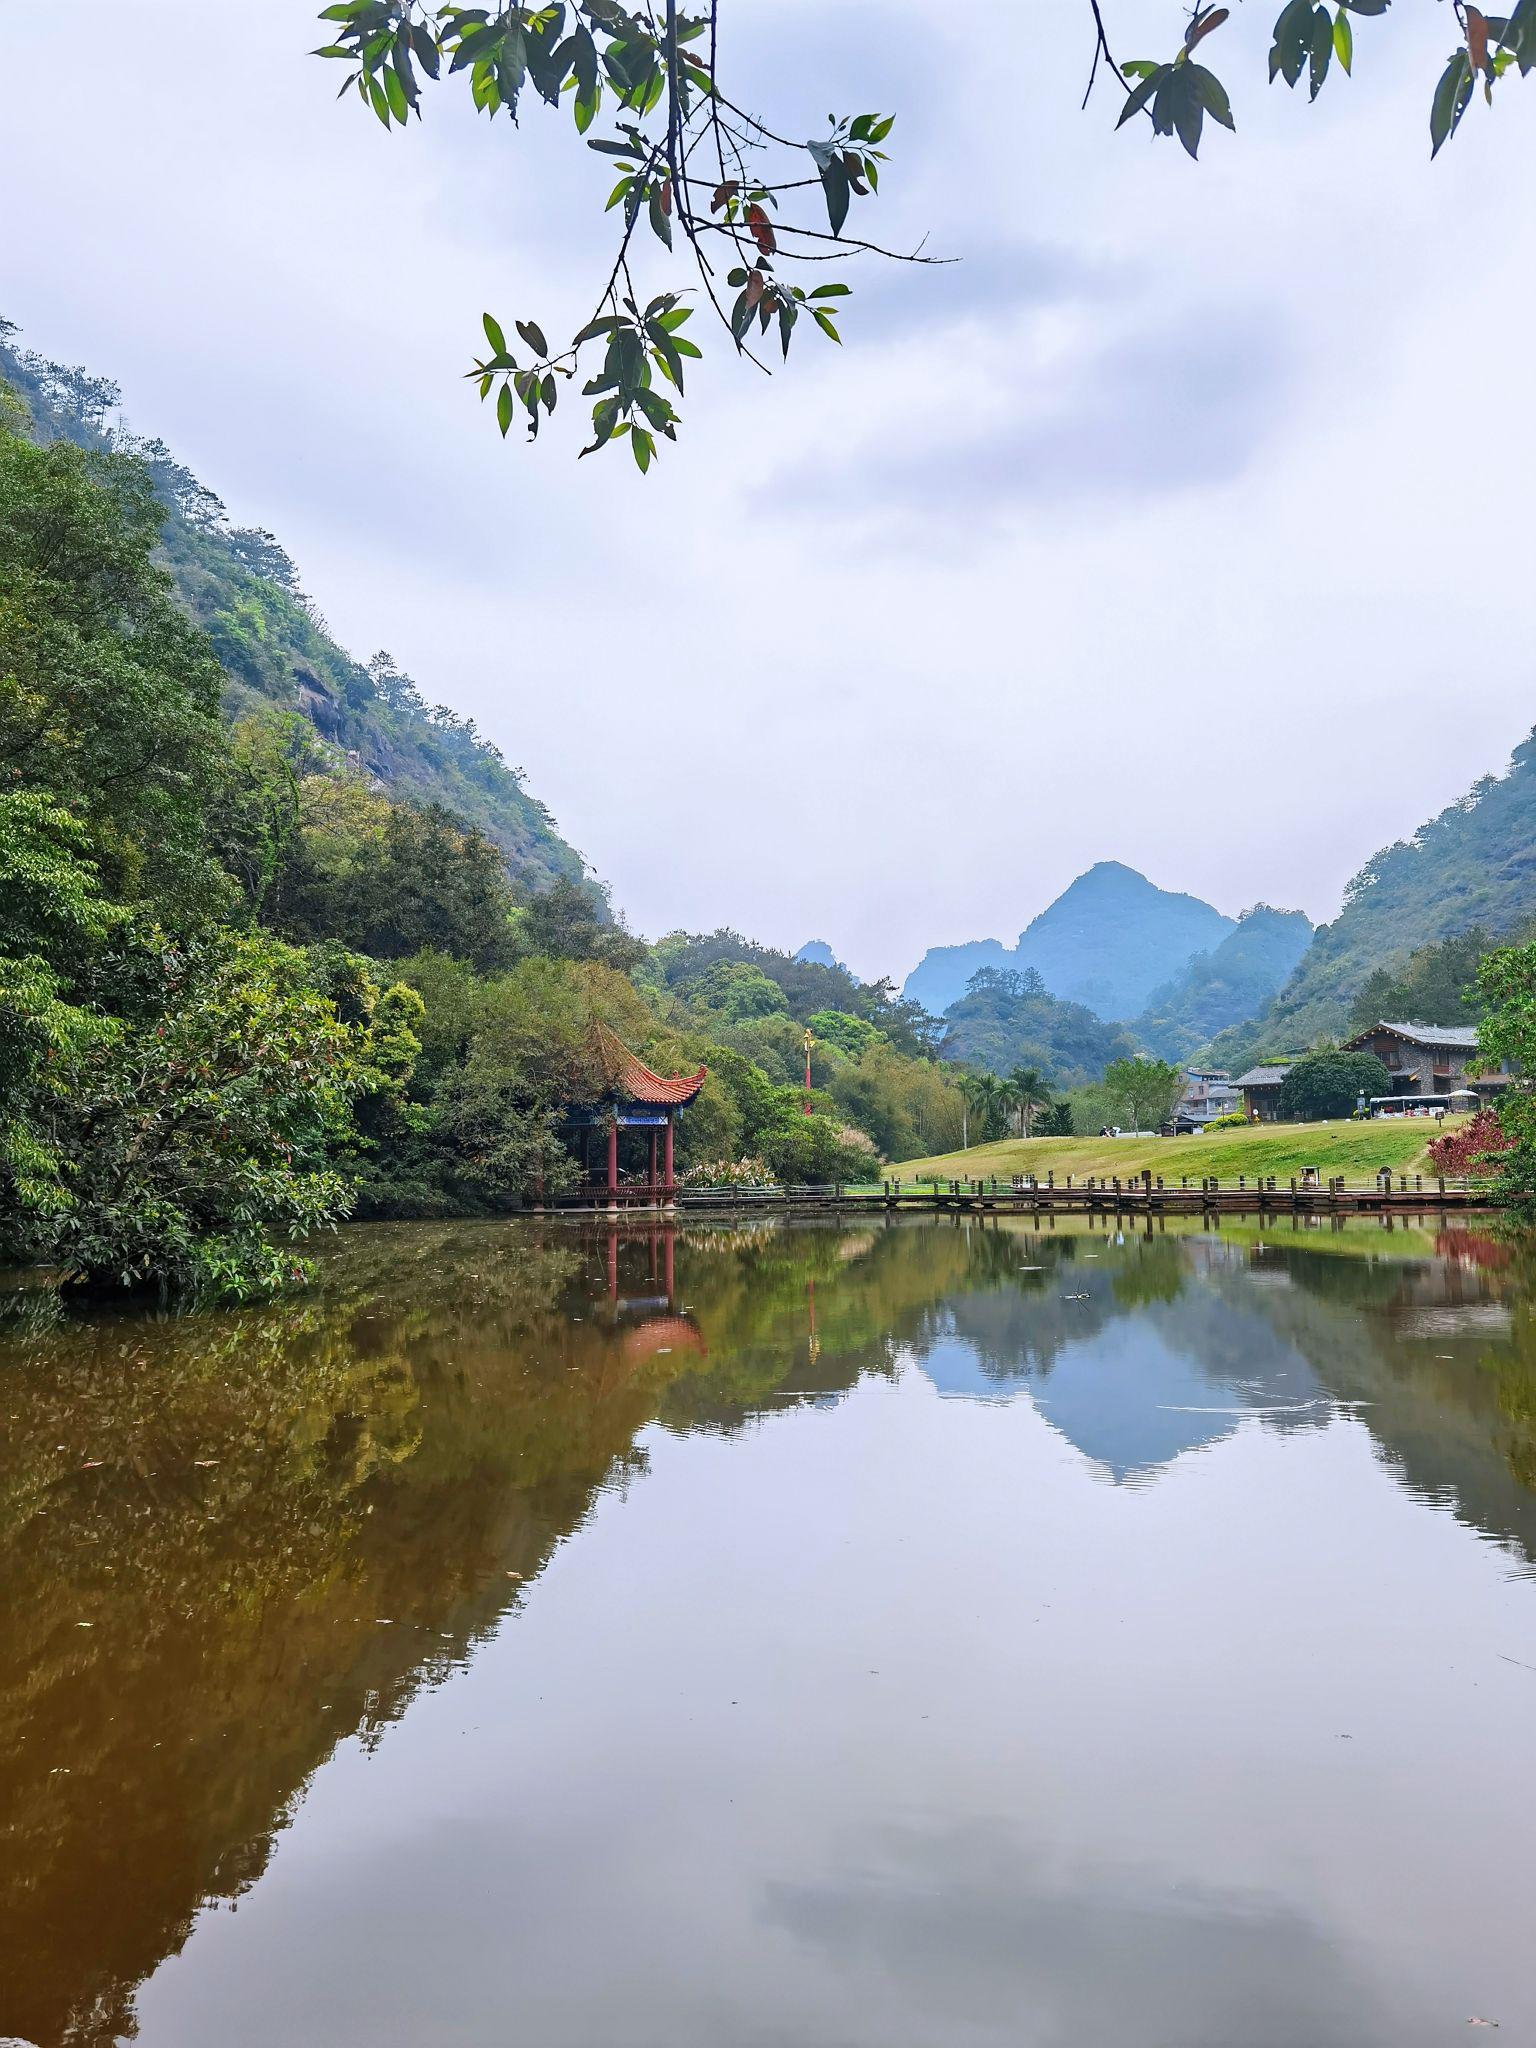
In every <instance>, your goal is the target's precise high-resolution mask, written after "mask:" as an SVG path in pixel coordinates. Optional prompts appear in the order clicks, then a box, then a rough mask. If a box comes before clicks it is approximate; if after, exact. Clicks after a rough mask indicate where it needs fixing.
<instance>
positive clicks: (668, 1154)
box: [666, 1109, 676, 1189]
mask: <svg viewBox="0 0 1536 2048" xmlns="http://www.w3.org/2000/svg"><path fill="white" fill-rule="evenodd" d="M675 1115H676V1111H675V1110H670V1109H669V1110H668V1111H667V1149H666V1183H667V1187H668V1188H669V1189H671V1188H672V1187H674V1186H675V1185H676V1183H675V1182H674V1180H673V1177H672V1119H673V1117H674V1116H675Z"/></svg>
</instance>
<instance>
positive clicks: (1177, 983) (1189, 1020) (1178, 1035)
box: [1131, 903, 1417, 1059]
mask: <svg viewBox="0 0 1536 2048" xmlns="http://www.w3.org/2000/svg"><path fill="white" fill-rule="evenodd" d="M1311 937H1312V926H1311V923H1310V921H1309V920H1308V918H1307V917H1306V915H1305V914H1304V913H1303V912H1302V911H1299V910H1272V909H1271V908H1270V906H1269V905H1268V904H1267V903H1258V904H1255V905H1254V907H1253V909H1252V910H1245V911H1244V912H1243V914H1242V916H1241V917H1240V918H1239V919H1238V921H1237V926H1236V929H1235V930H1233V931H1231V932H1229V933H1228V934H1227V936H1226V937H1225V938H1224V939H1223V940H1222V941H1221V943H1220V945H1218V946H1215V947H1213V948H1211V949H1210V950H1209V951H1208V952H1200V953H1197V954H1196V955H1195V956H1194V958H1193V959H1192V960H1191V961H1190V962H1189V963H1188V965H1187V966H1185V967H1184V968H1183V969H1182V970H1181V971H1180V972H1179V973H1178V974H1175V975H1172V976H1170V977H1169V979H1168V980H1167V981H1165V982H1163V983H1162V985H1161V986H1160V987H1158V988H1156V989H1154V990H1153V992H1152V994H1151V995H1150V996H1149V997H1148V998H1147V1006H1146V1008H1145V1009H1144V1010H1143V1011H1142V1013H1141V1015H1140V1016H1139V1017H1137V1018H1136V1019H1135V1021H1134V1022H1133V1024H1132V1026H1131V1029H1132V1030H1133V1031H1134V1032H1135V1034H1136V1036H1137V1038H1138V1039H1139V1040H1140V1041H1141V1043H1142V1044H1143V1045H1144V1046H1146V1047H1147V1048H1148V1049H1149V1050H1150V1051H1152V1052H1155V1053H1157V1054H1159V1055H1161V1056H1162V1057H1163V1058H1164V1059H1188V1058H1190V1057H1191V1056H1192V1055H1193V1054H1195V1053H1197V1052H1198V1051H1199V1050H1200V1048H1201V1047H1202V1046H1203V1045H1207V1044H1209V1043H1210V1041H1211V1039H1213V1038H1214V1037H1215V1036H1216V1034H1217V1032H1219V1031H1225V1030H1226V1029H1227V1028H1228V1026H1230V1025H1233V1024H1242V1023H1244V1022H1246V1020H1247V1019H1248V1018H1249V1017H1252V1016H1253V1015H1254V1014H1255V1013H1256V1012H1257V1011H1258V1010H1260V1009H1262V1007H1263V1006H1264V1004H1265V1003H1266V1002H1268V1001H1269V999H1270V997H1271V996H1273V995H1274V993H1275V991H1276V990H1277V989H1279V988H1280V987H1281V986H1282V985H1283V984H1284V982H1285V981H1286V980H1287V979H1288V978H1289V976H1290V975H1291V973H1292V972H1293V970H1294V969H1295V967H1296V964H1297V962H1298V961H1299V960H1300V959H1301V956H1302V954H1303V953H1305V951H1306V950H1307V946H1308V944H1309V942H1310V940H1311ZM1382 1014H1386V1013H1385V1012H1383V1013H1382ZM1415 1014H1417V1013H1415Z"/></svg>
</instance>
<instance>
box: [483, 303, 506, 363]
mask: <svg viewBox="0 0 1536 2048" xmlns="http://www.w3.org/2000/svg"><path fill="white" fill-rule="evenodd" d="M480 321H481V324H482V326H483V327H484V328H485V338H486V340H487V341H488V342H489V343H490V344H491V347H492V348H493V349H495V351H496V353H497V355H499V356H504V355H505V354H506V352H507V337H506V336H505V334H503V333H502V331H501V322H500V321H499V320H493V319H492V318H491V316H490V314H489V313H482V314H481V315H480Z"/></svg>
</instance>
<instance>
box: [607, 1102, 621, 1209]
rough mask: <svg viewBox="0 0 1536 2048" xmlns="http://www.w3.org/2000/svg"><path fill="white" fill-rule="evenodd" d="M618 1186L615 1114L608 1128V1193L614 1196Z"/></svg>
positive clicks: (617, 1146)
mask: <svg viewBox="0 0 1536 2048" xmlns="http://www.w3.org/2000/svg"><path fill="white" fill-rule="evenodd" d="M618 1185H619V1119H618V1115H617V1113H615V1115H614V1117H613V1119H612V1121H611V1122H610V1124H609V1126H608V1192H609V1194H610V1195H611V1194H614V1193H616V1192H617V1190H618Z"/></svg>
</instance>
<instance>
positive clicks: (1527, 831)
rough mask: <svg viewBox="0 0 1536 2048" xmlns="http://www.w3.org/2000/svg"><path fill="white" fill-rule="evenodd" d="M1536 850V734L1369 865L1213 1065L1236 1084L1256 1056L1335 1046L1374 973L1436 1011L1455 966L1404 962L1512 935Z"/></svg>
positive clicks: (1531, 909) (1533, 908) (1216, 1053)
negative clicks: (1506, 762)
mask: <svg viewBox="0 0 1536 2048" xmlns="http://www.w3.org/2000/svg"><path fill="white" fill-rule="evenodd" d="M1533 847H1536V733H1533V734H1532V735H1531V736H1530V737H1529V738H1527V739H1526V740H1525V741H1524V742H1523V743H1522V744H1521V745H1520V746H1519V747H1517V748H1516V750H1515V753H1514V757H1513V760H1512V762H1511V765H1510V768H1509V772H1508V773H1507V774H1506V775H1502V776H1492V775H1488V776H1484V777H1483V778H1482V780H1481V781H1479V782H1477V783H1475V784H1474V785H1473V787H1472V788H1471V789H1470V790H1469V791H1468V792H1467V794H1466V795H1465V796H1464V797H1462V798H1461V799H1460V800H1459V801H1458V802H1456V803H1454V804H1452V805H1450V806H1449V808H1448V809H1446V810H1444V811H1442V812H1441V813H1440V815H1439V817H1437V818H1433V819H1431V820H1430V822H1429V823H1428V824H1426V825H1424V826H1422V827H1421V828H1420V829H1419V830H1418V831H1417V832H1416V833H1415V834H1414V835H1413V837H1412V839H1409V840H1400V841H1399V842H1398V843H1397V844H1396V845H1395V846H1389V847H1385V848H1383V850H1382V851H1381V852H1380V853H1377V854H1375V855H1373V856H1372V858H1371V859H1370V860H1368V861H1367V862H1366V864H1365V866H1364V867H1363V868H1362V869H1361V870H1360V872H1359V874H1357V875H1356V876H1355V878H1354V880H1353V881H1352V882H1351V883H1350V884H1349V887H1348V888H1347V889H1346V890H1345V892H1344V908H1343V909H1342V910H1341V911H1340V913H1339V915H1338V916H1337V917H1336V918H1335V919H1334V921H1333V923H1332V924H1329V925H1322V926H1319V928H1318V930H1317V932H1316V933H1315V935H1314V936H1313V940H1312V944H1311V945H1310V946H1309V947H1308V949H1307V951H1306V953H1305V954H1304V955H1303V956H1302V961H1301V965H1300V966H1299V967H1298V968H1297V970H1296V972H1295V973H1294V974H1293V975H1292V976H1291V978H1290V980H1289V981H1288V982H1287V983H1286V985H1285V987H1284V988H1283V989H1282V990H1281V991H1280V993H1279V995H1278V996H1277V997H1276V998H1275V999H1274V1001H1273V1002H1272V1003H1270V1004H1267V1005H1266V1006H1265V1008H1264V1009H1263V1010H1261V1011H1260V1012H1259V1014H1258V1016H1257V1017H1256V1018H1254V1019H1253V1020H1252V1021H1251V1022H1250V1023H1248V1024H1246V1025H1241V1026H1239V1027H1237V1028H1236V1029H1234V1030H1232V1031H1229V1032H1224V1033H1223V1034H1222V1035H1221V1036H1220V1037H1218V1038H1217V1039H1216V1040H1215V1041H1214V1043H1213V1044H1212V1045H1211V1047H1210V1048H1209V1054H1208V1056H1209V1057H1210V1059H1211V1061H1212V1063H1213V1064H1215V1065H1219V1066H1223V1067H1228V1068H1230V1069H1231V1070H1232V1071H1233V1072H1234V1073H1236V1072H1238V1071H1240V1070H1241V1069H1242V1068H1243V1067H1244V1066H1247V1065H1249V1064H1251V1062H1252V1059H1253V1057H1254V1056H1255V1054H1256V1053H1257V1052H1259V1051H1260V1050H1265V1049H1269V1048H1273V1047H1278V1046H1286V1045H1290V1046H1297V1045H1302V1046H1305V1045H1311V1044H1315V1043H1316V1042H1317V1041H1318V1040H1319V1039H1322V1038H1327V1037H1337V1036H1339V1035H1341V1034H1342V1033H1343V1031H1344V1029H1345V1027H1346V1026H1347V1025H1348V1024H1349V1022H1350V1019H1351V1015H1352V1008H1353V1006H1354V1005H1355V1001H1356V998H1357V997H1363V996H1364V992H1365V989H1366V986H1367V983H1368V982H1369V981H1370V980H1371V978H1372V977H1374V976H1375V975H1376V974H1377V973H1378V972H1383V973H1385V975H1386V976H1387V977H1388V979H1387V982H1386V984H1385V992H1386V993H1387V994H1389V995H1394V996H1396V995H1397V994H1400V993H1403V992H1404V991H1402V990H1399V989H1398V988H1397V987H1396V985H1395V983H1396V978H1397V977H1400V976H1407V977H1408V978H1409V986H1408V989H1407V991H1406V992H1407V993H1408V994H1409V996H1410V998H1413V997H1415V996H1417V997H1419V998H1420V999H1422V998H1428V999H1429V1000H1431V1001H1432V1002H1433V1005H1434V1007H1435V1008H1437V1009H1444V1008H1445V1007H1446V1004H1445V998H1446V997H1447V996H1448V995H1449V993H1450V988H1449V986H1448V984H1449V981H1450V978H1451V976H1453V975H1456V974H1459V973H1460V972H1461V966H1462V962H1461V960H1460V959H1458V958H1457V957H1455V956H1447V959H1446V960H1445V961H1444V962H1442V963H1440V964H1439V965H1434V964H1431V963H1425V964H1423V965H1422V966H1421V968H1418V969H1415V968H1414V967H1412V965H1411V962H1412V959H1413V956H1414V955H1415V954H1420V953H1422V951H1423V949H1424V947H1426V946H1427V945H1432V944H1434V943H1436V942H1438V941H1441V940H1444V939H1451V938H1456V937H1459V936H1464V935H1467V934H1470V933H1472V932H1474V930H1478V931H1482V932H1485V933H1487V934H1489V935H1490V937H1491V938H1492V940H1493V941H1495V942H1500V943H1502V942H1507V941H1508V940H1509V938H1510V937H1511V936H1512V935H1517V934H1519V933H1520V932H1521V931H1522V929H1523V928H1524V926H1525V925H1526V924H1527V923H1528V922H1529V921H1530V920H1531V918H1532V916H1533V915H1536V890H1533V887H1532V880H1531V877H1532V849H1533ZM1442 968H1444V969H1445V970H1446V971H1445V972H1442V971H1441V970H1442ZM1421 974H1422V975H1423V977H1424V979H1423V980H1422V981H1421V980H1420V975H1421ZM1377 987H1378V989H1380V988H1381V984H1378V985H1377ZM1473 1016H1475V1009H1474V1011H1473V1012H1472V1013H1471V1015H1469V1014H1468V1012H1467V1011H1466V1010H1457V1011H1455V1012H1453V1014H1451V1015H1449V1016H1432V1017H1422V1018H1420V1019H1418V1020H1417V1021H1422V1022H1425V1023H1444V1022H1458V1023H1467V1022H1470V1021H1472V1018H1473ZM1366 1021H1368V1022H1375V1021H1377V1020H1376V1019H1375V1018H1374V1017H1371V1018H1369V1019H1367V1020H1366Z"/></svg>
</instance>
